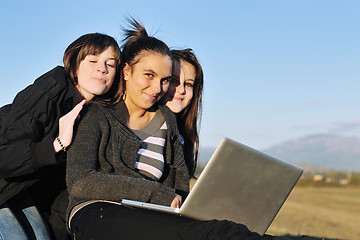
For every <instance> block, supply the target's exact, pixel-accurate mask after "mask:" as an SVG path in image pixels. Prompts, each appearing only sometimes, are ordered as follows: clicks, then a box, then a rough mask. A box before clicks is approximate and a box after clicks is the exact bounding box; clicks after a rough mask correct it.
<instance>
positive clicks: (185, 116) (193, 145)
mask: <svg viewBox="0 0 360 240" xmlns="http://www.w3.org/2000/svg"><path fill="white" fill-rule="evenodd" d="M171 54H172V56H173V59H174V61H178V62H179V63H180V64H181V61H184V62H187V63H190V64H191V65H192V66H194V68H195V82H194V88H193V89H194V90H193V91H194V93H193V97H192V99H191V100H190V103H189V105H188V106H187V107H186V108H185V109H183V110H182V111H181V112H179V113H177V114H176V117H177V122H178V126H179V131H180V134H181V135H182V136H183V137H184V156H185V162H186V165H187V167H188V170H189V173H190V176H192V177H194V173H195V169H196V165H197V159H198V153H199V128H200V121H201V113H202V91H203V85H204V75H203V70H202V67H201V65H200V63H199V61H198V59H197V58H196V56H195V54H194V52H193V50H192V49H190V48H187V49H184V50H171Z"/></svg>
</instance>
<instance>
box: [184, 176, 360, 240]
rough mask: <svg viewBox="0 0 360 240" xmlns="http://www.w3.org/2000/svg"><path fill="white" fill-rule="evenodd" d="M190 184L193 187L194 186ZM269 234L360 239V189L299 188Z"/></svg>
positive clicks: (322, 239)
mask: <svg viewBox="0 0 360 240" xmlns="http://www.w3.org/2000/svg"><path fill="white" fill-rule="evenodd" d="M194 182H195V181H194V180H192V181H190V186H191V187H192V186H193V184H194ZM266 233H267V234H271V235H276V236H283V237H286V238H288V239H291V240H298V239H300V238H301V236H303V235H306V236H311V237H313V238H312V239H318V240H335V239H336V240H338V239H341V240H358V239H360V187H310V186H308V187H303V186H301V187H300V186H296V187H295V188H294V189H293V191H292V192H291V194H290V196H289V197H288V199H287V200H286V202H285V203H284V205H283V206H282V208H281V209H280V211H279V213H278V215H277V216H276V217H275V219H274V221H273V222H272V224H271V225H270V227H269V229H268V231H267V232H266Z"/></svg>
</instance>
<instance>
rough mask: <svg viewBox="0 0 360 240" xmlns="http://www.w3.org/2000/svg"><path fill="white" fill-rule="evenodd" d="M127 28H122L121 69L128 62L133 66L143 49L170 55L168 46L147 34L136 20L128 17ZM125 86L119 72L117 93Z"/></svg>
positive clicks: (123, 90) (122, 90)
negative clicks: (123, 36)
mask: <svg viewBox="0 0 360 240" xmlns="http://www.w3.org/2000/svg"><path fill="white" fill-rule="evenodd" d="M128 22H129V27H130V28H129V29H125V28H122V30H123V31H124V35H125V38H124V39H123V42H124V43H123V45H122V54H121V71H122V69H123V68H124V67H125V65H126V64H128V65H129V66H130V67H133V66H134V65H135V64H136V63H137V62H139V60H140V59H141V54H142V52H143V51H148V52H155V53H159V54H162V55H168V56H169V57H171V52H170V49H169V47H168V46H167V45H166V44H165V43H164V42H163V41H161V40H159V39H157V38H155V37H152V36H149V35H148V33H147V31H146V29H145V27H144V26H143V25H141V24H140V23H139V22H138V21H136V20H135V19H133V18H131V19H128ZM125 90H126V86H125V81H124V79H123V76H122V72H121V79H120V87H119V92H120V93H119V95H123V94H124V93H125Z"/></svg>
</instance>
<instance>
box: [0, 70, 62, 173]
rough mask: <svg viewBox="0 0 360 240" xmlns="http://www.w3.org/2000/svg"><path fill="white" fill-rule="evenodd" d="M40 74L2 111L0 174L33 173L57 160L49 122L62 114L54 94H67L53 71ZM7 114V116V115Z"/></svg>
mask: <svg viewBox="0 0 360 240" xmlns="http://www.w3.org/2000/svg"><path fill="white" fill-rule="evenodd" d="M50 75H51V76H49V75H44V76H42V77H40V78H39V79H40V80H38V81H35V83H34V84H32V85H30V86H28V87H27V88H25V89H24V90H23V91H21V92H19V93H18V94H17V96H16V97H15V99H14V101H13V103H12V104H11V107H9V106H7V107H6V108H4V109H5V110H6V111H8V112H7V113H6V114H4V113H1V114H2V115H3V121H2V123H1V129H0V159H1V161H0V178H8V177H16V176H22V175H26V174H31V173H33V172H35V171H37V170H38V169H39V168H41V167H43V166H47V165H54V164H56V163H57V159H56V156H55V151H54V147H53V145H52V142H53V139H52V137H51V136H49V135H47V133H48V132H50V131H53V129H51V128H52V127H54V126H52V125H49V122H55V120H54V117H59V116H57V114H59V111H58V109H55V108H56V107H57V106H56V104H55V103H54V101H55V100H54V96H55V97H58V96H57V94H58V93H59V92H60V94H64V93H63V92H64V91H60V90H59V87H58V86H57V81H56V80H55V79H54V78H53V76H52V74H50ZM5 116H6V117H5Z"/></svg>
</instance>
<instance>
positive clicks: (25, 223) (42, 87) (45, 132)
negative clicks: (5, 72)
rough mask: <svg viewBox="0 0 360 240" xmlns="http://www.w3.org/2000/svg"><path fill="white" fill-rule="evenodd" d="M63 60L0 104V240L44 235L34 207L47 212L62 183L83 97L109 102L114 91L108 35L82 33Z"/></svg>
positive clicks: (116, 59) (116, 58)
mask: <svg viewBox="0 0 360 240" xmlns="http://www.w3.org/2000/svg"><path fill="white" fill-rule="evenodd" d="M63 62H64V67H61V66H58V67H56V68H54V69H53V70H51V71H49V72H47V73H45V74H44V75H42V76H41V77H39V78H38V79H37V80H36V81H35V82H34V83H33V84H32V85H30V86H28V87H27V88H25V89H24V90H23V91H21V92H19V93H18V94H17V96H16V97H15V99H14V101H13V103H12V104H11V105H6V106H4V107H2V108H1V109H0V116H1V118H0V159H1V164H0V178H1V179H0V238H1V239H49V233H48V230H47V229H46V226H45V225H46V224H44V222H43V221H42V216H41V214H40V213H39V211H38V208H39V209H40V212H45V213H46V214H49V213H50V205H51V204H52V203H53V201H54V199H55V197H56V196H57V195H59V193H60V192H61V191H62V190H64V189H65V187H66V184H65V181H64V179H65V161H66V150H67V147H69V146H70V144H71V142H72V137H73V126H74V122H75V120H76V118H77V116H78V115H79V112H80V111H81V109H82V107H83V105H84V103H85V102H86V101H90V100H96V101H99V102H107V101H111V99H112V98H113V96H114V93H115V92H116V91H117V88H118V81H116V79H117V77H116V75H119V74H118V72H119V64H120V48H119V46H118V44H117V42H116V41H115V40H114V38H112V37H110V36H107V35H104V34H99V33H91V34H86V35H83V36H81V37H80V38H78V39H77V40H75V41H74V42H73V43H71V44H70V45H69V46H68V48H67V49H66V50H65V53H64V57H63ZM114 80H115V81H114Z"/></svg>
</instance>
